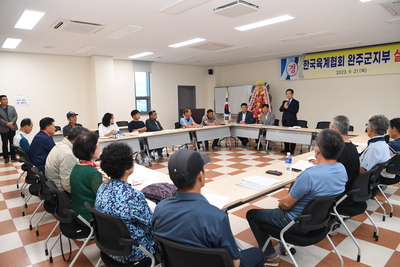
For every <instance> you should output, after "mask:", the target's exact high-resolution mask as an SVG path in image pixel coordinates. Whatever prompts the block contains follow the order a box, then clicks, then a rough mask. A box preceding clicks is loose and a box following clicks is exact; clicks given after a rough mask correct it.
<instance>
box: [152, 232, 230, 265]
mask: <svg viewBox="0 0 400 267" xmlns="http://www.w3.org/2000/svg"><path fill="white" fill-rule="evenodd" d="M154 240H155V242H156V244H157V246H158V248H159V250H160V253H161V266H163V267H188V266H190V267H204V266H207V267H233V266H234V265H233V259H232V257H231V254H230V253H229V251H228V250H227V249H225V248H200V247H193V246H190V245H185V244H181V243H177V242H174V241H171V240H169V239H166V238H163V237H160V236H157V235H154Z"/></svg>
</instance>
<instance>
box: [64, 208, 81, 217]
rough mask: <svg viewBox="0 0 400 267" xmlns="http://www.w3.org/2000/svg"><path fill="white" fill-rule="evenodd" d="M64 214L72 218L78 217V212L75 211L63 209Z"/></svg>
mask: <svg viewBox="0 0 400 267" xmlns="http://www.w3.org/2000/svg"><path fill="white" fill-rule="evenodd" d="M63 212H64V213H65V214H71V215H72V216H75V217H78V215H79V214H78V213H77V212H76V211H74V210H73V209H63Z"/></svg>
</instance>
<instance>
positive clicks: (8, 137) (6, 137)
mask: <svg viewBox="0 0 400 267" xmlns="http://www.w3.org/2000/svg"><path fill="white" fill-rule="evenodd" d="M14 136H15V131H11V130H10V131H8V133H2V134H1V142H3V158H4V159H7V158H8V142H10V145H11V144H12V143H13V139H14ZM10 154H11V157H15V149H14V148H13V147H11V146H10Z"/></svg>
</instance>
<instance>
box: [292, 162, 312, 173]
mask: <svg viewBox="0 0 400 267" xmlns="http://www.w3.org/2000/svg"><path fill="white" fill-rule="evenodd" d="M312 166H314V164H312V163H311V162H308V161H305V160H299V161H298V162H296V163H295V164H293V165H292V168H293V169H298V170H302V171H304V170H305V169H307V168H310V167H312Z"/></svg>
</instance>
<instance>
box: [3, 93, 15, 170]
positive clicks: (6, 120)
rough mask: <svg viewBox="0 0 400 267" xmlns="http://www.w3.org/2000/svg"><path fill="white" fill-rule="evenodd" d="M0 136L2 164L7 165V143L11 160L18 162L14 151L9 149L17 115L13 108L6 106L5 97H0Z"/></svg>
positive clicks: (8, 160)
mask: <svg viewBox="0 0 400 267" xmlns="http://www.w3.org/2000/svg"><path fill="white" fill-rule="evenodd" d="M0 104H1V108H0V134H1V141H2V142H3V158H4V163H9V162H10V159H9V158H8V143H10V154H11V160H14V161H18V159H17V157H16V156H15V149H14V148H13V147H11V145H12V143H13V139H14V136H15V131H16V130H18V126H17V119H18V114H17V111H16V110H15V108H14V107H13V106H9V105H8V98H7V96H6V95H0Z"/></svg>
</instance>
